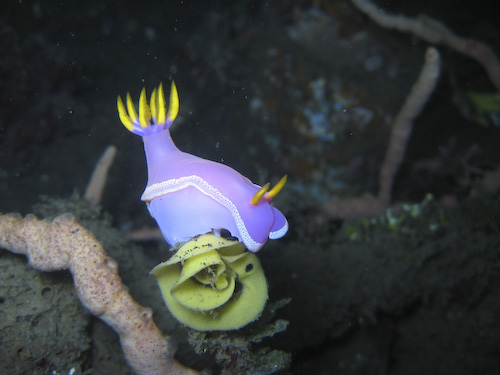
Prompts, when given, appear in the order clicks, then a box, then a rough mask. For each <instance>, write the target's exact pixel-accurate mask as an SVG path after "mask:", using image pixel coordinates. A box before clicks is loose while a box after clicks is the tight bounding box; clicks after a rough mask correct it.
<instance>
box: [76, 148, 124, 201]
mask: <svg viewBox="0 0 500 375" xmlns="http://www.w3.org/2000/svg"><path fill="white" fill-rule="evenodd" d="M115 155H116V147H115V146H113V145H111V146H108V147H107V148H106V150H105V151H104V153H103V154H102V156H101V158H100V159H99V161H98V162H97V164H96V166H95V168H94V171H93V172H92V176H91V177H90V181H89V184H88V185H87V189H86V190H85V194H84V196H83V197H84V198H85V199H86V200H87V201H88V202H89V203H90V206H91V207H97V206H98V205H99V204H100V203H101V200H102V195H103V193H104V188H105V186H106V181H107V180H108V173H109V168H110V167H111V165H112V164H113V161H114V160H115Z"/></svg>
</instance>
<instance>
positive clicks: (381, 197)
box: [323, 48, 441, 218]
mask: <svg viewBox="0 0 500 375" xmlns="http://www.w3.org/2000/svg"><path fill="white" fill-rule="evenodd" d="M440 66H441V58H440V56H439V52H438V51H437V50H436V49H435V48H428V49H427V51H426V54H425V63H424V66H423V67H422V70H421V71H420V75H419V77H418V79H417V81H416V82H415V84H414V85H413V87H412V89H411V92H410V94H409V95H408V97H407V98H406V100H405V103H404V104H403V107H402V108H401V110H400V111H399V113H398V115H397V117H396V119H395V121H394V124H393V125H392V130H391V138H390V140H389V147H388V148H387V151H386V154H385V158H384V162H383V163H382V167H381V168H380V173H379V191H378V194H377V197H373V196H363V197H357V198H353V199H346V200H343V199H339V198H338V197H333V198H331V199H330V200H329V201H328V202H326V203H325V205H324V206H323V211H324V212H325V214H326V215H327V216H328V217H336V218H348V217H374V216H378V215H380V214H381V213H383V212H384V210H386V209H387V207H388V205H389V203H390V200H391V190H392V184H393V182H394V177H395V176H396V172H397V171H398V169H399V166H400V164H401V162H402V160H403V157H404V154H405V150H406V146H407V143H408V139H409V138H410V135H411V132H412V129H413V121H414V120H415V118H416V117H417V116H418V115H419V114H420V112H421V111H422V109H423V107H424V105H425V103H427V100H429V98H430V96H431V94H432V92H433V91H434V88H435V87H436V84H437V81H438V78H439V72H440Z"/></svg>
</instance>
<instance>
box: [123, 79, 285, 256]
mask: <svg viewBox="0 0 500 375" xmlns="http://www.w3.org/2000/svg"><path fill="white" fill-rule="evenodd" d="M126 105H127V107H125V105H124V103H123V101H122V99H121V98H120V97H118V114H119V116H120V120H121V122H122V123H123V124H124V125H125V127H126V128H127V129H128V130H130V131H131V132H132V133H135V134H138V135H140V136H141V137H142V139H143V141H144V150H145V152H146V160H147V165H148V184H147V186H146V190H145V191H144V193H143V194H142V197H141V199H142V200H143V201H145V202H146V204H147V206H148V209H149V212H150V213H151V216H153V217H154V218H155V220H156V222H157V223H158V226H159V227H160V230H161V232H162V234H163V237H165V240H166V241H167V242H168V243H169V244H170V245H173V244H175V243H178V242H185V241H188V240H190V239H191V238H193V237H195V236H197V235H200V234H205V233H207V232H215V233H220V231H221V230H222V229H226V230H228V231H229V232H230V233H231V235H232V236H234V237H237V238H238V240H240V241H241V242H243V243H244V245H245V246H246V247H247V249H248V250H250V251H252V252H256V251H258V250H260V249H261V248H262V246H263V245H264V244H265V242H266V241H267V239H268V238H270V239H277V238H280V237H282V236H284V235H285V233H286V232H287V231H288V222H287V220H286V218H285V216H284V215H283V214H282V213H281V212H280V211H279V210H278V209H276V208H274V207H273V205H272V199H273V198H274V197H275V196H276V195H277V194H278V193H279V192H280V191H281V189H282V188H283V186H284V185H285V183H286V176H284V177H283V178H282V179H281V180H280V181H279V182H278V183H277V184H276V186H275V187H273V188H272V189H271V190H269V191H268V189H269V183H267V184H266V185H264V186H263V187H260V186H258V185H256V184H254V183H252V182H251V181H250V180H249V179H248V178H246V177H244V176H242V175H241V174H240V173H238V172H237V171H235V170H234V169H232V168H230V167H228V166H227V165H224V164H221V163H217V162H214V161H210V160H206V159H202V158H200V157H197V156H194V155H191V154H188V153H185V152H182V151H180V150H179V149H178V148H177V147H176V146H175V144H174V142H173V141H172V138H171V136H170V131H169V127H170V125H172V123H173V121H174V119H175V118H176V116H177V113H178V111H179V97H178V94H177V88H176V86H175V84H174V83H173V82H172V87H171V92H170V103H169V108H168V111H166V102H165V94H164V92H163V86H162V84H160V85H159V86H158V88H155V89H154V90H153V92H152V94H151V100H150V103H149V105H148V103H147V99H146V91H145V89H143V90H142V92H141V96H140V98H139V115H137V112H136V110H135V107H134V104H133V102H132V99H131V97H130V94H128V93H127V100H126Z"/></svg>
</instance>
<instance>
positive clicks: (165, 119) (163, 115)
mask: <svg viewBox="0 0 500 375" xmlns="http://www.w3.org/2000/svg"><path fill="white" fill-rule="evenodd" d="M126 102H127V106H126V107H125V104H123V100H122V98H121V97H120V96H118V99H117V107H118V115H119V116H120V121H121V122H122V123H123V125H125V127H126V128H127V129H128V130H130V131H131V132H132V133H135V134H138V135H140V136H143V137H144V136H146V135H149V134H151V133H155V132H157V131H162V130H165V129H168V128H169V127H170V125H172V123H173V122H174V120H175V118H176V117H177V114H178V113H179V95H178V93H177V87H176V86H175V83H174V82H173V81H172V86H171V89H170V102H169V106H168V112H167V111H166V101H165V93H164V91H163V84H162V83H160V85H159V86H158V88H154V89H153V92H152V93H151V99H150V102H149V104H148V101H147V97H146V89H145V88H143V89H142V91H141V95H140V97H139V115H137V112H136V110H135V106H134V103H133V102H132V97H131V96H130V94H129V93H127V99H126Z"/></svg>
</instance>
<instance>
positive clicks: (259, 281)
mask: <svg viewBox="0 0 500 375" xmlns="http://www.w3.org/2000/svg"><path fill="white" fill-rule="evenodd" d="M151 273H152V274H153V275H154V276H155V277H156V279H157V281H158V285H159V286H160V289H161V292H162V295H163V299H164V300H165V303H166V304H167V307H168V309H169V310H170V312H171V313H172V315H173V316H174V317H175V318H176V319H177V320H179V321H180V322H181V323H183V324H185V325H187V326H189V327H191V328H193V329H196V330H198V331H218V330H221V331H224V330H231V329H238V328H241V327H243V326H245V325H247V324H248V323H250V322H252V321H254V320H255V319H257V318H258V317H259V316H260V314H261V313H262V310H263V309H264V306H265V304H266V301H267V282H266V278H265V276H264V271H263V269H262V266H261V265H260V262H259V259H258V258H257V257H256V256H255V255H254V254H253V253H251V252H249V251H247V250H246V249H245V246H244V245H243V244H242V243H241V242H238V241H231V240H227V239H224V238H221V237H218V236H216V235H214V234H204V235H201V236H198V237H195V238H193V239H192V240H190V241H189V242H187V243H185V244H184V245H182V246H181V248H180V249H179V250H178V251H177V252H176V253H175V254H174V255H173V256H172V257H171V258H170V259H169V260H168V261H166V262H163V263H160V264H159V265H157V266H156V267H155V268H153V270H152V271H151Z"/></svg>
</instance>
